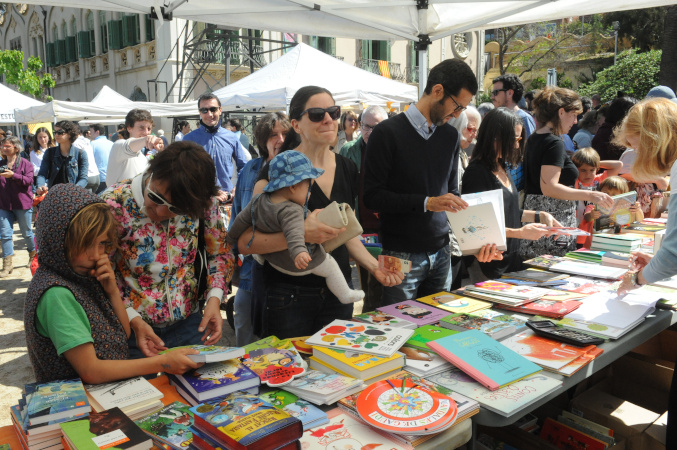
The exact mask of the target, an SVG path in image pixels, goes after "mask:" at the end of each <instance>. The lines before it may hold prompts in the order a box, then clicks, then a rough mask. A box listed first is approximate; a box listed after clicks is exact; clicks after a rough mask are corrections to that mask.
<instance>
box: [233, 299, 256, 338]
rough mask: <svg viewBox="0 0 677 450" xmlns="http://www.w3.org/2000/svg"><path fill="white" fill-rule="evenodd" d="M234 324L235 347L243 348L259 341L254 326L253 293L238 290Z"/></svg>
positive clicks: (234, 309) (234, 308)
mask: <svg viewBox="0 0 677 450" xmlns="http://www.w3.org/2000/svg"><path fill="white" fill-rule="evenodd" d="M233 316H234V317H233V322H234V323H235V345H236V346H238V347H243V346H245V345H247V344H251V343H252V342H255V341H258V339H259V338H258V337H256V335H255V334H254V327H253V326H252V291H248V290H246V289H243V288H238V290H237V294H235V303H234V305H233Z"/></svg>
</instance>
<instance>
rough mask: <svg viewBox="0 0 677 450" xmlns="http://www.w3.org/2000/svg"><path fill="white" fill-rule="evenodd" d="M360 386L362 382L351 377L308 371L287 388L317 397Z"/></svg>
mask: <svg viewBox="0 0 677 450" xmlns="http://www.w3.org/2000/svg"><path fill="white" fill-rule="evenodd" d="M361 384H362V380H359V379H356V378H353V377H346V376H343V375H338V374H335V373H334V374H328V373H323V372H320V371H317V370H308V372H307V373H306V375H305V376H303V377H301V378H297V379H295V380H294V381H292V382H291V383H290V384H289V385H288V386H287V388H292V389H296V390H297V391H299V392H303V391H305V392H312V393H315V394H319V395H330V394H334V393H336V392H339V391H345V390H347V389H350V388H352V387H355V386H359V385H361Z"/></svg>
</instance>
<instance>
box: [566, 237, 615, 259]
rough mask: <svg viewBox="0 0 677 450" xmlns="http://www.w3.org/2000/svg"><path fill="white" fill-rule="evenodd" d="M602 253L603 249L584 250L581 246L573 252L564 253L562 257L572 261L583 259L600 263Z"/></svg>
mask: <svg viewBox="0 0 677 450" xmlns="http://www.w3.org/2000/svg"><path fill="white" fill-rule="evenodd" d="M611 236H613V235H611ZM603 255H604V252H603V251H595V250H586V249H584V248H582V249H579V250H576V251H573V252H569V253H567V254H566V255H564V257H565V258H569V259H573V260H574V261H585V262H591V263H595V264H600V263H601V262H602V256H603Z"/></svg>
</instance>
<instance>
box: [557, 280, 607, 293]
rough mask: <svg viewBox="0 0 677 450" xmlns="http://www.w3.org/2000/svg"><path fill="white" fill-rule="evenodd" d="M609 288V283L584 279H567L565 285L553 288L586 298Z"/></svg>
mask: <svg viewBox="0 0 677 450" xmlns="http://www.w3.org/2000/svg"><path fill="white" fill-rule="evenodd" d="M609 286H611V282H609V281H604V280H593V279H591V278H584V277H569V278H567V279H566V283H565V284H562V285H559V286H556V287H553V288H554V289H558V290H562V291H568V292H575V293H578V294H582V295H585V296H588V295H591V294H596V293H598V292H601V291H604V290H606V289H608V287H609Z"/></svg>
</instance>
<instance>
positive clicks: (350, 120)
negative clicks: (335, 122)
mask: <svg viewBox="0 0 677 450" xmlns="http://www.w3.org/2000/svg"><path fill="white" fill-rule="evenodd" d="M346 122H357V119H356V118H354V117H346Z"/></svg>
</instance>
